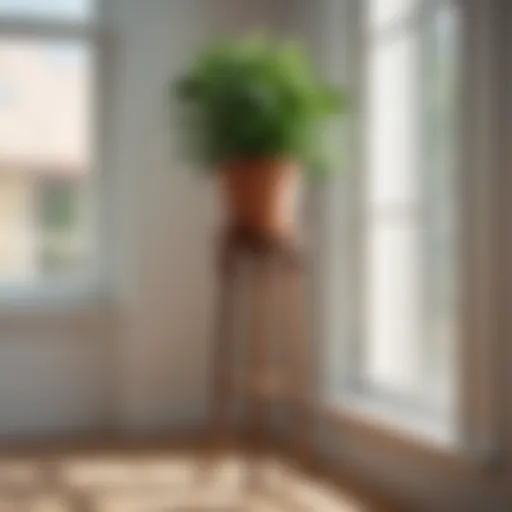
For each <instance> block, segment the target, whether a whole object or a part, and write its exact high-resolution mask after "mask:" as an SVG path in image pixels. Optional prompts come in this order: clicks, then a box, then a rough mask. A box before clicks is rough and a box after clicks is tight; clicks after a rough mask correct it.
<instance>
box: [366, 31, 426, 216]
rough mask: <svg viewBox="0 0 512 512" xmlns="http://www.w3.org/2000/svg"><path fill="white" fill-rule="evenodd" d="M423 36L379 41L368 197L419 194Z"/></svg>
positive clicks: (373, 64) (381, 202)
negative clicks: (419, 55)
mask: <svg viewBox="0 0 512 512" xmlns="http://www.w3.org/2000/svg"><path fill="white" fill-rule="evenodd" d="M417 52H418V41H417V37H416V36H414V35H407V36H404V37H401V38H399V39H396V40H394V41H390V42H386V43H384V44H379V45H378V46H376V47H374V48H373V50H372V51H371V53H370V56H369V70H368V114H367V120H368V139H367V143H368V151H367V155H368V161H367V163H368V187H369V190H368V201H369V203H370V206H386V205H389V204H394V203H396V202H397V201H399V202H402V203H403V202H406V203H410V202H413V201H415V200H416V199H417V195H418V190H417V188H418V187H417V185H418V183H417V179H418V176H417V175H416V174H415V173H414V172H411V169H415V168H416V167H417V157H418V137H417V121H418V112H417V107H416V106H417V104H418V97H417V96H418V87H417V78H416V76H417V71H416V66H417Z"/></svg>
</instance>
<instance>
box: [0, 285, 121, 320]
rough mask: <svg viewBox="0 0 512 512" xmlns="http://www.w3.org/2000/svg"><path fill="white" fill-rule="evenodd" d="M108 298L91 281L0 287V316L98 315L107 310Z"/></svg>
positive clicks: (101, 289) (108, 307) (110, 301)
mask: <svg viewBox="0 0 512 512" xmlns="http://www.w3.org/2000/svg"><path fill="white" fill-rule="evenodd" d="M112 306H113V302H112V298H111V297H110V295H109V294H108V293H107V291H106V290H105V289H104V287H101V286H100V285H99V284H97V283H95V282H93V281H91V282H87V283H86V282H83V281H81V282H79V281H76V282H66V283H64V282H63V283H41V284H38V285H30V286H28V285H27V286H24V285H10V284H0V317H4V318H5V317H7V318H13V317H26V316H27V315H32V316H34V315H35V316H39V315H43V316H47V315H49V316H54V315H55V316H60V315H65V316H68V315H71V316H73V315H74V314H78V315H83V314H85V315H87V316H89V315H98V314H104V313H105V312H106V311H111V310H112Z"/></svg>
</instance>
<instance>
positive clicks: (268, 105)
mask: <svg viewBox="0 0 512 512" xmlns="http://www.w3.org/2000/svg"><path fill="white" fill-rule="evenodd" d="M173 85H174V88H173V94H174V95H175V97H176V98H177V99H178V105H179V107H180V112H181V113H182V114H183V115H182V116H181V117H180V126H179V128H180V130H181V132H182V133H183V134H185V135H186V137H187V140H188V143H189V145H190V148H189V149H190V151H191V152H193V153H194V155H196V156H200V157H201V158H202V160H203V162H204V163H205V164H206V165H205V166H206V168H207V169H209V170H210V171H213V172H215V173H218V174H219V175H220V178H221V183H222V188H223V190H224V193H225V194H224V195H225V199H226V203H227V210H228V214H229V216H230V222H232V223H233V224H235V225H236V226H240V227H242V228H246V229H249V230H251V231H253V232H256V233H259V234H262V235H282V234H286V233H288V232H289V231H290V230H292V229H293V225H294V211H295V206H296V201H297V192H298V186H299V181H300V174H301V172H314V173H318V172H322V171H323V170H325V165H324V164H323V160H324V156H325V155H324V152H323V151H322V149H321V148H322V147H324V146H325V144H324V142H325V140H324V139H325V137H324V135H325V132H324V128H325V125H326V121H327V120H328V119H329V118H330V117H332V116H333V115H335V114H338V113H340V112H341V110H342V107H343V101H342V98H343V95H342V93H341V91H339V90H337V89H336V88H334V87H332V86H329V85H327V84H326V83H324V82H323V81H322V80H321V78H320V77H319V76H318V74H317V73H316V72H315V70H314V68H313V66H312V65H311V63H310V62H309V60H308V58H307V55H306V53H305V52H304V51H303V50H302V49H301V47H300V46H298V45H297V44H296V43H293V42H285V43H276V42H272V41H269V40H267V39H264V38H253V37H251V38H247V39H242V40H240V41H225V42H222V43H219V44H216V45H213V46H211V45H210V46H209V47H208V48H207V49H205V50H203V51H201V52H200V53H199V54H198V55H197V56H196V58H195V59H194V60H193V62H192V63H191V65H190V67H189V68H188V70H187V72H186V73H185V74H184V75H183V76H182V77H180V78H179V80H178V81H177V83H175V84H173Z"/></svg>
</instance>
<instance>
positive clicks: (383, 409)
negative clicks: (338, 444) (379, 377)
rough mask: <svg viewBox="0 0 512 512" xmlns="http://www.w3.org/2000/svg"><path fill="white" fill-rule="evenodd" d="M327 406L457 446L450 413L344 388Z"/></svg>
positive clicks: (420, 437) (422, 438)
mask: <svg viewBox="0 0 512 512" xmlns="http://www.w3.org/2000/svg"><path fill="white" fill-rule="evenodd" d="M327 408H328V410H329V411H330V412H331V413H333V414H343V415H349V416H351V417H352V418H353V419H354V420H356V421H360V422H363V423H367V424H369V425H373V426H375V427H376V428H382V429H384V430H389V431H391V432H395V433H398V434H400V435H404V436H408V437H412V438H417V439H418V440H420V441H422V442H425V443H429V444H433V445H438V446H439V447H440V448H442V449H447V450H450V449H454V448H456V447H457V432H456V428H455V421H453V418H450V417H448V415H442V414H434V413H429V412H426V411H425V412H423V411H418V410H416V411H412V410H410V409H408V408H406V407H404V406H402V405H400V404H396V403H393V402H392V401H391V400H388V401H385V400H382V399H380V398H377V397H373V396H371V395H370V394H367V393H357V392H345V393H343V394H341V395H339V396H337V397H336V398H332V399H330V400H329V401H328V405H327Z"/></svg>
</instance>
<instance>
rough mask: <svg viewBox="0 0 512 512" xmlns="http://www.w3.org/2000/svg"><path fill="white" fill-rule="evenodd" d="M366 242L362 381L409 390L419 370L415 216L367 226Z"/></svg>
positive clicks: (418, 306) (417, 270)
mask: <svg viewBox="0 0 512 512" xmlns="http://www.w3.org/2000/svg"><path fill="white" fill-rule="evenodd" d="M369 230H370V231H369V235H368V242H367V272H368V278H367V288H366V294H365V295H366V311H367V344H366V351H365V361H364V371H365V377H366V379H365V380H366V381H367V382H370V383H372V384H374V385H378V386H379V387H383V388H385V389H386V390H388V391H400V392H405V391H412V390H414V388H415V386H416V385H417V376H418V374H419V370H420V368H419V361H418V355H419V350H418V348H419V344H420V293H419V292H420V286H419V282H418V279H419V270H420V268H419V265H420V260H419V258H418V255H419V254H418V249H419V236H418V235H419V231H418V229H417V226H416V224H415V223H414V222H407V221H404V222H402V223H395V222H387V221H386V220H383V221H382V222H381V221H380V220H379V219H378V218H377V219H376V220H375V221H374V222H373V223H372V224H371V225H370V226H369Z"/></svg>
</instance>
